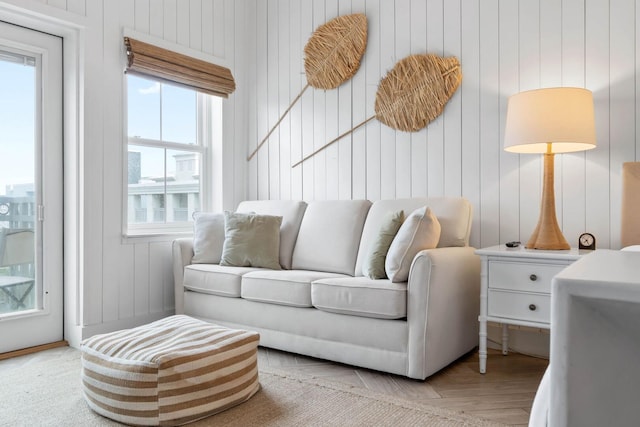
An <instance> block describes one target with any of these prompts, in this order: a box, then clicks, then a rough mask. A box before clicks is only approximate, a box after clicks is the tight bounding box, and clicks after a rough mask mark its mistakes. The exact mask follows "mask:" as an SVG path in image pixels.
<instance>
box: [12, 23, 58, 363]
mask: <svg viewBox="0 0 640 427" xmlns="http://www.w3.org/2000/svg"><path fill="white" fill-rule="evenodd" d="M0 28H2V30H3V31H2V37H0V46H2V48H3V49H6V50H8V51H9V52H12V51H13V52H16V53H18V54H20V55H27V56H31V55H33V57H34V58H35V69H34V71H35V81H34V84H35V88H34V89H35V110H34V126H35V127H34V129H33V130H34V146H33V152H34V156H35V159H34V160H35V162H34V163H35V164H34V166H35V167H34V176H33V183H34V189H35V200H34V203H35V206H34V208H35V209H34V212H33V214H34V227H33V231H34V232H35V236H36V239H35V242H34V252H35V266H36V271H35V277H34V281H35V284H36V286H34V287H33V289H34V290H35V303H36V305H35V307H34V308H33V309H28V310H24V311H17V312H13V313H9V314H7V315H3V316H2V318H1V320H2V322H1V323H0V327H1V328H2V329H4V334H3V335H5V340H3V341H2V342H0V352H7V351H15V350H20V349H23V348H27V347H33V346H37V345H42V344H48V343H51V342H56V341H61V340H62V338H63V333H64V331H63V324H64V321H63V310H64V306H63V256H62V250H61V249H62V245H63V238H62V221H63V217H64V216H63V196H64V193H63V181H62V173H63V156H62V147H63V115H62V109H63V97H62V88H63V84H62V76H63V75H64V73H63V67H62V52H63V50H62V39H61V38H60V37H58V36H55V35H51V34H48V33H44V32H41V31H37V30H32V29H29V28H25V27H22V26H17V25H15V24H11V23H7V22H4V21H0Z"/></svg>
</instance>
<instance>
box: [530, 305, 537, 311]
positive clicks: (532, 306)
mask: <svg viewBox="0 0 640 427" xmlns="http://www.w3.org/2000/svg"><path fill="white" fill-rule="evenodd" d="M536 308H537V307H536V305H535V304H529V310H531V311H536Z"/></svg>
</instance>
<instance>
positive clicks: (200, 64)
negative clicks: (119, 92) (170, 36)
mask: <svg viewBox="0 0 640 427" xmlns="http://www.w3.org/2000/svg"><path fill="white" fill-rule="evenodd" d="M124 44H125V46H126V48H127V73H133V74H142V75H146V76H152V77H155V78H157V79H160V80H164V81H167V82H170V83H173V84H178V85H180V86H186V87H188V88H191V89H194V90H196V91H198V92H203V93H208V94H210V95H215V96H221V97H223V98H227V97H228V96H229V94H230V93H233V91H234V90H235V89H236V83H235V81H234V79H233V75H232V74H231V70H229V69H228V68H225V67H221V66H220V65H216V64H212V63H210V62H207V61H203V60H201V59H197V58H192V57H190V56H187V55H183V54H181V53H177V52H173V51H171V50H168V49H164V48H161V47H158V46H154V45H151V44H148V43H144V42H141V41H139V40H135V39H132V38H130V37H125V38H124Z"/></svg>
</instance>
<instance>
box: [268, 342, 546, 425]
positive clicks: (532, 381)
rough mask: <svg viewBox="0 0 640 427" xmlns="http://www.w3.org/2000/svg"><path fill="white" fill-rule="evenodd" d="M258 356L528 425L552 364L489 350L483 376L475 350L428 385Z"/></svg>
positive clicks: (283, 356)
mask: <svg viewBox="0 0 640 427" xmlns="http://www.w3.org/2000/svg"><path fill="white" fill-rule="evenodd" d="M258 357H259V359H258V363H259V364H260V365H261V366H265V365H266V366H272V367H281V368H286V369H287V371H292V372H298V373H303V374H307V375H313V376H316V377H322V378H323V379H328V380H332V381H340V382H343V383H348V384H351V385H353V386H356V387H363V388H368V389H371V390H375V391H377V392H381V393H386V394H390V395H393V396H396V397H402V398H405V399H410V400H416V401H420V402H423V403H427V404H430V405H434V406H441V407H446V408H450V409H453V410H457V411H464V412H466V413H468V414H473V415H476V416H478V417H480V418H484V419H488V420H493V421H499V422H502V423H505V424H510V425H527V423H528V421H529V413H530V410H531V404H532V403H533V398H534V396H535V392H536V390H537V388H538V384H539V383H540V380H541V378H542V375H543V374H544V370H545V369H546V367H547V365H548V363H549V361H548V360H545V359H538V358H535V357H529V356H524V355H522V354H517V353H509V355H508V356H503V355H502V353H501V352H499V351H495V350H489V358H488V360H487V373H486V374H484V375H483V374H480V373H479V372H478V352H477V351H474V352H472V353H469V354H467V355H466V356H463V357H462V358H460V359H459V360H457V361H456V362H454V363H453V364H451V365H450V366H448V367H446V368H445V369H443V370H442V371H440V372H438V373H437V374H435V375H432V376H431V377H429V378H427V379H426V380H425V381H417V380H412V379H409V378H406V377H401V376H398V375H391V374H386V373H382V372H377V371H371V370H368V369H361V368H354V367H352V366H347V365H341V364H337V363H332V362H327V361H324V360H319V359H313V358H309V357H306V356H300V355H295V354H291V353H286V352H282V351H278V350H272V349H267V348H262V347H261V348H260V351H259V353H258Z"/></svg>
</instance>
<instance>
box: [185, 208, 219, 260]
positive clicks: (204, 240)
mask: <svg viewBox="0 0 640 427" xmlns="http://www.w3.org/2000/svg"><path fill="white" fill-rule="evenodd" d="M223 243H224V214H223V213H222V212H219V213H203V212H197V213H196V214H194V224H193V258H192V259H191V262H192V263H193V264H218V263H219V262H220V258H221V256H222V245H223Z"/></svg>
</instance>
